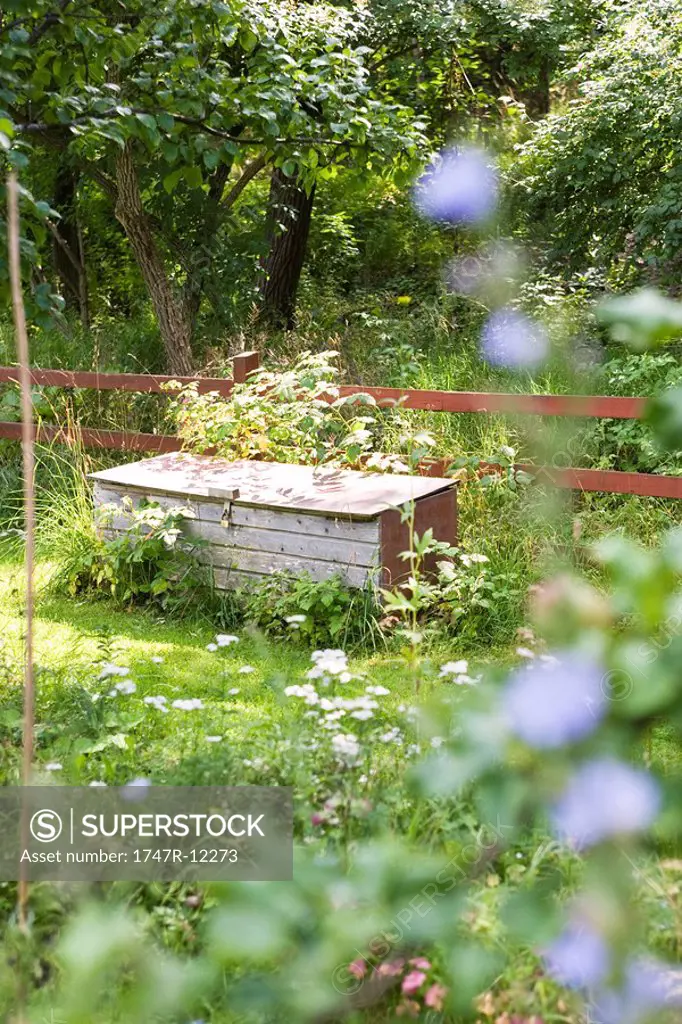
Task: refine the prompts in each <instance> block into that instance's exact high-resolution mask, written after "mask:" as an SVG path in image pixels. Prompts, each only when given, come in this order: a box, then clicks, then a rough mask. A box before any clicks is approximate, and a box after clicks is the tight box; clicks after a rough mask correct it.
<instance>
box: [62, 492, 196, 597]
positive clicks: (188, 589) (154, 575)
mask: <svg viewBox="0 0 682 1024" xmlns="http://www.w3.org/2000/svg"><path fill="white" fill-rule="evenodd" d="M127 502H128V503H127V504H126V508H125V512H126V515H127V516H128V517H129V518H130V526H129V527H128V528H127V529H126V530H125V531H122V532H120V533H114V532H113V531H111V530H110V529H109V527H110V526H111V523H112V520H113V517H114V516H115V515H117V514H120V511H121V510H120V509H119V508H118V507H117V506H115V505H105V506H102V509H101V511H100V521H99V527H100V528H99V530H98V531H96V533H95V535H94V536H93V537H90V538H86V539H85V542H84V544H83V545H82V546H81V548H80V549H79V550H78V551H76V552H74V554H73V555H72V558H71V561H70V563H68V564H67V565H65V567H64V569H63V571H62V573H61V579H62V582H66V585H67V588H68V590H69V592H70V593H71V594H78V593H81V592H82V591H86V590H101V591H103V592H105V593H107V594H109V595H111V596H112V597H113V598H114V600H115V601H116V602H117V603H119V604H122V605H132V604H136V603H141V602H153V603H155V604H158V605H159V606H160V607H161V608H162V609H163V610H164V611H168V612H172V613H174V614H182V613H185V612H187V611H188V610H189V609H190V607H193V606H196V605H197V604H198V601H199V599H200V598H201V597H205V596H206V595H207V594H210V592H211V584H210V572H209V570H208V569H207V567H206V566H203V565H201V564H200V562H199V561H198V558H197V552H198V550H199V549H200V548H201V547H203V546H204V545H205V543H206V542H205V541H200V540H194V539H191V540H190V539H188V538H187V537H186V536H185V535H184V534H183V532H182V527H183V526H184V525H185V523H186V522H187V521H188V520H190V519H193V518H194V513H193V512H191V511H190V510H189V509H187V508H182V507H180V506H178V507H177V508H170V509H165V508H161V507H160V506H159V505H158V504H156V503H152V502H148V503H143V504H141V505H140V506H139V507H138V508H134V507H133V505H132V502H130V501H129V499H127Z"/></svg>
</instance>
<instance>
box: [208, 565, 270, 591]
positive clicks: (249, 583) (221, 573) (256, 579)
mask: <svg viewBox="0 0 682 1024" xmlns="http://www.w3.org/2000/svg"><path fill="white" fill-rule="evenodd" d="M213 579H214V582H215V586H216V589H217V590H236V588H237V587H241V588H244V587H246V588H248V589H251V588H252V587H254V586H257V584H259V583H262V582H263V579H264V577H263V576H261V575H260V574H259V573H256V572H239V571H238V570H237V569H214V571H213Z"/></svg>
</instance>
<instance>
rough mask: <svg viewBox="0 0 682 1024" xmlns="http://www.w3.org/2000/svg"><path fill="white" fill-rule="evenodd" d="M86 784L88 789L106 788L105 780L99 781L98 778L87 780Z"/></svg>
mask: <svg viewBox="0 0 682 1024" xmlns="http://www.w3.org/2000/svg"><path fill="white" fill-rule="evenodd" d="M88 785H89V786H90V789H100V788H104V789H106V785H107V784H106V782H100V781H99V780H97V779H95V781H94V782H89V783H88Z"/></svg>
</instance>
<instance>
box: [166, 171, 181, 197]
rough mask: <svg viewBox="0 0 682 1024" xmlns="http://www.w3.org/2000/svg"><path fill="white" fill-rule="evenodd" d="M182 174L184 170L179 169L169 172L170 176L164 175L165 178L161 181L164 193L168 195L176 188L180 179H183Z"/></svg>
mask: <svg viewBox="0 0 682 1024" xmlns="http://www.w3.org/2000/svg"><path fill="white" fill-rule="evenodd" d="M184 173H185V168H184V167H181V168H180V169H179V170H177V171H171V173H170V174H167V175H166V177H165V178H164V179H163V187H164V189H165V190H166V192H169V193H170V192H172V191H173V189H174V188H175V187H176V186H177V184H178V182H179V181H180V179H181V178H182V177H183V175H184Z"/></svg>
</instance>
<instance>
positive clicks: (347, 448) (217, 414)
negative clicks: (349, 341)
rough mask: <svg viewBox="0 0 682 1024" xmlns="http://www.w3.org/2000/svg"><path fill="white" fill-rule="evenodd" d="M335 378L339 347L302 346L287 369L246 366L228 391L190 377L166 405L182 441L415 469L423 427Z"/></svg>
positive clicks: (229, 450)
mask: <svg viewBox="0 0 682 1024" xmlns="http://www.w3.org/2000/svg"><path fill="white" fill-rule="evenodd" d="M338 378H339V369H338V353H337V352H334V351H331V350H329V351H325V352H320V353H317V354H312V353H310V352H304V353H303V354H302V355H301V356H299V357H298V358H297V359H296V360H295V362H294V363H293V365H292V366H291V367H290V368H288V369H286V370H266V369H261V370H257V371H254V372H253V373H251V374H249V379H248V381H247V382H246V383H244V384H235V385H234V388H233V391H232V393H231V395H230V397H229V398H227V399H225V398H222V397H221V396H220V395H218V394H217V393H216V392H209V393H208V394H203V395H201V394H199V393H198V388H197V386H196V385H195V384H190V385H187V386H186V387H184V388H181V389H180V390H179V393H178V394H177V395H175V397H174V399H173V402H172V405H171V413H172V415H173V416H174V418H175V422H176V425H177V430H178V433H179V434H180V436H181V437H182V439H183V442H184V444H185V446H186V447H187V448H189V449H190V450H192V451H195V452H199V453H201V452H205V451H206V450H207V449H211V450H213V451H215V454H217V455H222V456H227V457H229V458H231V459H262V460H264V461H266V462H296V463H304V464H306V465H310V464H313V465H315V464H319V463H326V464H332V465H339V466H345V467H346V468H353V469H361V468H367V469H371V470H375V471H377V470H379V471H381V472H409V471H410V470H414V469H416V467H417V465H418V463H419V461H420V460H421V459H422V458H423V457H424V456H425V455H427V454H428V453H429V450H430V448H431V447H432V445H433V444H434V441H433V438H431V436H430V435H429V434H428V432H426V431H424V430H417V431H416V433H415V432H414V431H413V430H412V428H411V426H410V424H409V423H408V421H407V419H406V418H405V417H404V415H403V414H402V413H401V410H400V409H399V408H396V409H393V410H388V411H384V410H380V409H379V408H378V406H377V403H376V401H375V399H374V398H373V397H372V396H371V395H365V394H362V393H361V394H356V395H348V396H345V397H344V396H341V395H340V390H339V382H338ZM169 388H170V389H171V390H174V391H178V387H177V386H174V385H169ZM387 419H388V420H389V421H390V423H391V427H392V429H393V431H395V432H396V434H397V437H398V438H399V443H398V445H397V446H396V449H397V450H396V451H395V453H392V454H385V453H383V452H382V451H381V441H382V437H383V434H384V432H385V427H386V420H387Z"/></svg>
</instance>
